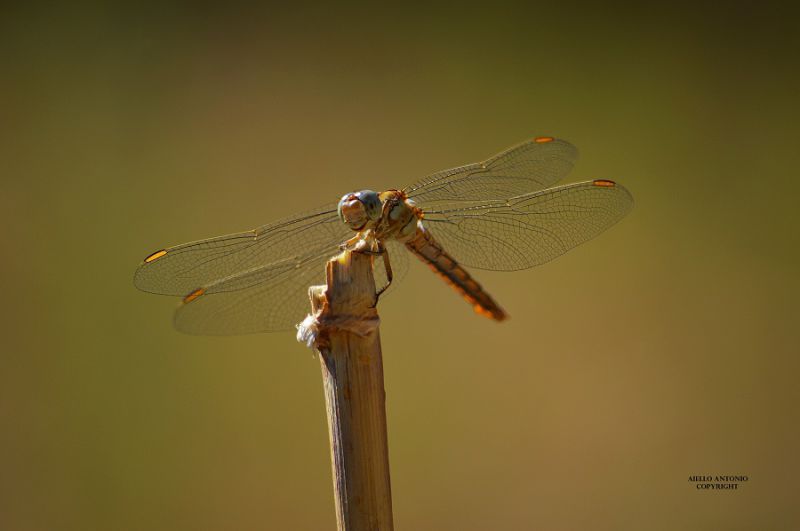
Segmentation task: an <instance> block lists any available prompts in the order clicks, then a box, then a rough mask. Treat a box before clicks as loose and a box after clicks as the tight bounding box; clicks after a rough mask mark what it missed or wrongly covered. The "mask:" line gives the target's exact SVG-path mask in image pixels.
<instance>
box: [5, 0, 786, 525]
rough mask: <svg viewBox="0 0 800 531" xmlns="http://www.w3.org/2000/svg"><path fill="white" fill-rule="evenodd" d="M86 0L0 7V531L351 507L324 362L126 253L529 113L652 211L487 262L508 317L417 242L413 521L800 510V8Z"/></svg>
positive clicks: (503, 135)
mask: <svg viewBox="0 0 800 531" xmlns="http://www.w3.org/2000/svg"><path fill="white" fill-rule="evenodd" d="M88 5H89V4H84V7H82V8H77V7H75V6H73V5H66V4H65V5H63V6H61V7H56V6H51V7H47V8H44V7H42V8H32V7H4V8H2V10H3V12H2V17H0V45H1V46H0V54H2V64H3V78H4V82H3V83H2V85H1V86H0V97H1V98H2V103H0V120H2V126H1V127H0V135H1V137H0V160H1V161H2V194H0V207H1V208H0V216H2V220H3V260H2V265H1V266H0V267H2V273H3V279H4V281H3V299H4V303H3V309H2V323H3V324H2V326H3V332H4V333H3V339H4V347H3V349H2V350H3V354H2V357H0V364H2V365H1V369H0V370H2V372H1V373H0V374H1V375H2V376H0V434H2V435H0V528H2V529H7V530H14V531H18V530H19V531H21V530H54V529H58V530H95V529H96V530H107V529H114V530H127V529H130V530H149V531H156V530H181V529H191V530H201V529H237V530H248V529H304V530H318V529H333V528H334V515H333V500H332V487H331V481H330V465H329V457H328V449H327V435H326V429H327V428H326V426H325V415H324V407H323V397H322V390H321V381H320V375H319V367H318V364H317V361H316V360H314V359H312V358H311V355H310V353H309V351H308V350H307V349H306V348H305V347H304V346H302V345H300V344H298V343H296V342H295V340H294V337H293V335H292V334H291V333H286V334H270V335H257V336H246V337H233V338H198V337H188V336H183V335H180V334H178V333H176V332H174V331H173V329H172V328H171V325H170V320H171V311H172V309H173V308H174V306H175V303H176V301H175V300H173V299H170V298H165V297H156V296H150V295H146V294H143V293H140V292H138V291H136V290H135V289H134V288H133V286H132V283H131V277H132V274H133V270H134V269H135V267H136V265H137V264H138V263H139V261H140V260H141V259H142V258H143V257H144V256H145V255H146V254H147V253H149V252H151V251H154V250H156V249H159V248H161V247H163V246H165V245H171V244H176V243H181V242H183V241H188V240H193V239H198V238H203V237H209V236H214V235H217V234H223V233H227V232H233V231H237V230H242V229H247V228H251V227H253V226H256V225H260V224H263V223H266V222H268V221H270V220H273V219H275V218H278V217H280V216H284V215H289V214H292V213H294V212H297V211H302V210H304V209H308V208H311V207H315V206H317V205H319V204H323V203H326V202H329V201H331V200H336V199H337V198H338V197H339V196H341V195H342V194H343V193H345V192H348V191H351V190H353V189H359V188H365V187H368V188H373V189H385V188H392V187H398V186H404V185H406V184H408V183H410V182H412V181H413V180H415V179H417V178H419V177H422V176H424V175H425V174H427V173H429V172H432V171H435V170H439V169H443V168H446V167H449V166H454V165H459V164H463V163H467V162H472V161H475V160H479V159H481V158H484V157H486V156H488V155H491V154H493V153H495V152H497V151H499V150H501V149H503V148H505V147H507V146H509V145H511V144H513V143H515V142H518V141H520V140H522V139H525V138H527V137H529V136H532V135H555V136H559V137H563V138H566V139H568V140H570V141H572V142H573V143H574V144H575V145H577V146H578V148H579V149H580V150H581V160H580V161H579V163H578V165H577V167H576V168H575V171H574V173H573V175H572V176H571V177H570V179H569V180H572V181H575V180H586V179H593V178H604V179H615V180H618V181H620V182H622V183H624V184H625V185H626V186H627V187H628V188H629V189H630V190H631V191H632V192H633V194H634V197H635V198H636V206H635V208H634V211H633V212H632V214H631V215H629V216H628V217H627V218H626V219H625V220H623V221H622V222H621V223H620V224H619V225H617V226H615V227H613V228H612V229H611V230H609V231H608V232H606V233H605V234H603V235H602V236H601V237H599V238H598V239H596V240H593V241H592V242H590V243H587V244H585V245H583V246H582V247H580V248H578V249H576V250H574V251H573V252H571V253H569V254H567V255H565V256H564V257H562V258H560V259H558V260H556V261H554V262H552V263H550V264H547V265H545V266H542V267H540V268H537V269H535V270H531V271H526V272H518V273H513V274H501V273H491V272H482V271H475V275H476V277H477V278H478V280H479V281H481V282H482V283H483V284H484V286H485V287H486V288H487V289H488V290H489V291H490V292H491V293H492V294H493V295H494V296H495V297H496V298H497V300H498V301H500V303H501V304H502V305H503V306H504V307H505V308H506V310H508V312H509V313H510V315H511V319H510V320H509V321H508V322H506V323H503V324H500V325H498V324H496V323H494V322H490V321H488V320H486V319H483V318H481V317H478V316H476V315H475V314H473V313H472V312H471V311H470V309H469V308H468V307H467V306H466V305H465V304H464V303H463V301H461V300H460V299H459V298H458V297H457V296H455V295H454V294H452V293H451V292H450V290H449V288H447V287H446V286H445V285H444V284H442V283H441V281H440V280H439V279H438V278H436V277H435V276H434V275H432V274H430V272H429V271H428V270H427V269H426V268H425V267H424V266H422V264H419V263H416V262H412V264H411V265H412V270H411V272H410V274H409V275H408V278H406V279H405V281H404V282H403V285H402V289H399V290H398V291H397V293H396V294H394V295H392V296H391V297H388V298H387V299H386V300H384V301H382V303H381V305H380V308H379V309H380V312H381V316H382V319H383V324H382V328H381V332H382V336H383V350H384V356H385V369H386V389H387V394H388V408H389V410H388V417H389V441H390V451H391V466H392V480H393V495H394V507H395V523H396V528H397V529H401V530H410V529H414V530H428V529H430V530H439V529H458V530H472V529H475V530H484V529H504V530H505V529H519V530H523V529H550V530H559V529H564V530H570V529H601V530H602V529H637V530H639V529H698V530H699V529H791V528H797V527H798V526H800V521H799V519H800V514H798V513H799V510H798V507H797V503H796V501H797V500H796V490H797V481H798V478H799V477H800V476H799V474H800V467H799V466H798V465H799V464H800V463H798V453H797V447H798V427H797V426H798V422H797V404H798V403H800V396H798V395H799V394H800V393H798V386H797V385H796V374H797V370H798V362H797V350H798V342H799V340H800V337H798V322H800V319H799V318H800V312H798V306H797V299H798V295H800V289H798V288H799V287H800V286H798V278H797V273H798V256H799V254H800V251H798V246H797V235H798V232H799V231H798V228H800V227H798V223H797V219H798V217H797V198H798V191H800V187H798V168H799V167H800V157H799V156H798V153H799V152H800V150H798V148H797V142H798V139H800V135H799V134H798V132H799V131H798V119H799V118H800V116H798V114H800V113H798V104H797V94H800V83H798V74H797V62H796V61H797V60H796V57H795V52H796V50H797V49H798V44H799V43H798V37H797V36H798V22H797V21H798V18H797V17H796V16H794V15H793V14H791V13H788V12H782V11H780V10H779V9H777V8H774V7H770V6H767V5H763V4H762V5H756V4H752V5H750V4H746V5H747V6H750V7H739V6H737V5H735V4H732V5H728V4H726V5H724V6H723V5H721V4H720V5H719V7H714V8H711V7H709V8H708V9H704V8H702V7H698V6H697V5H693V6H692V7H691V8H681V7H679V6H677V5H673V4H667V5H661V6H658V7H654V6H650V7H647V8H645V7H640V8H638V9H631V8H630V7H624V8H623V7H622V6H617V7H615V6H613V5H608V4H602V7H597V8H588V7H580V6H579V5H576V4H569V3H565V4H559V3H554V2H547V3H541V4H522V3H520V4H506V5H492V6H491V7H483V8H476V7H470V6H466V5H451V6H450V7H447V8H432V7H431V6H425V7H422V6H420V7H417V8H414V7H411V6H408V7H400V6H399V5H397V4H391V7H389V4H387V6H386V7H376V6H374V5H372V6H369V7H368V6H362V7H352V8H349V7H343V6H341V5H333V4H332V5H331V6H328V7H325V6H316V7H300V6H295V7H287V8H281V9H278V8H276V7H274V6H265V7H263V8H260V9H259V10H255V11H254V10H252V9H244V8H241V9H239V8H235V7H231V5H226V6H225V7H222V6H220V7H216V8H211V7H198V6H191V7H190V6H186V7H183V8H179V7H164V6H162V7H158V8H150V9H148V8H144V7H141V6H138V5H137V7H131V6H123V5H118V6H109V5H102V4H98V5H96V6H92V7H85V6H88ZM742 5H743V6H744V5H745V4H742ZM598 6H600V4H598ZM695 474H712V475H713V474H746V475H748V476H749V477H750V481H748V482H747V483H746V484H744V485H743V486H742V487H741V488H740V490H738V491H735V492H700V491H698V490H696V489H695V487H694V485H693V484H692V483H690V482H689V481H688V477H689V476H690V475H695Z"/></svg>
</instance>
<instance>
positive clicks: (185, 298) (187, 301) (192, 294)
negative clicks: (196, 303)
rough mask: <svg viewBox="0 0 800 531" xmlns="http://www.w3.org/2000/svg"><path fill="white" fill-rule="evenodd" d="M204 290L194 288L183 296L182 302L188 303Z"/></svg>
mask: <svg viewBox="0 0 800 531" xmlns="http://www.w3.org/2000/svg"><path fill="white" fill-rule="evenodd" d="M205 292H206V290H204V289H203V288H197V289H196V290H194V291H193V292H191V293H190V294H188V295H187V296H185V297H184V298H183V303H184V304H188V303H190V302H192V301H193V300H195V299H196V298H197V297H199V296H200V295H202V294H203V293H205Z"/></svg>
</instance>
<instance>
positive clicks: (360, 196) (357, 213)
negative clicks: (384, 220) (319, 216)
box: [338, 190, 383, 231]
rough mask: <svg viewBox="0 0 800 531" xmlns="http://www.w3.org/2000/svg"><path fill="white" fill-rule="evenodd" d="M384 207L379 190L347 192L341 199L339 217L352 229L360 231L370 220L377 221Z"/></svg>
mask: <svg viewBox="0 0 800 531" xmlns="http://www.w3.org/2000/svg"><path fill="white" fill-rule="evenodd" d="M382 208H383V205H382V203H381V200H380V197H378V192H373V191H372V190H361V191H360V192H352V193H349V194H345V195H344V196H343V197H342V198H341V199H340V200H339V208H338V211H339V218H340V219H341V220H342V221H344V222H345V223H346V224H347V226H348V227H350V228H351V229H353V230H355V231H359V230H361V229H363V228H364V227H366V226H367V225H368V224H369V223H370V222H375V221H377V220H378V219H379V218H380V217H381V210H382Z"/></svg>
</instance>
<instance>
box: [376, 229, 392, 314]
mask: <svg viewBox="0 0 800 531" xmlns="http://www.w3.org/2000/svg"><path fill="white" fill-rule="evenodd" d="M376 254H379V255H381V257H383V265H384V267H385V268H386V285H385V286H383V287H382V288H380V289H379V290H378V291H377V293H375V304H378V298H379V297H380V296H381V295H382V294H383V292H384V291H386V290H387V289H389V286H391V285H392V279H393V278H394V274H393V273H392V264H391V263H390V262H389V251H387V250H386V247H385V246H384V245H383V243H378V251H377V252H376Z"/></svg>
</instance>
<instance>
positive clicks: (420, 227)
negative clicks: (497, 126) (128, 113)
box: [134, 136, 633, 335]
mask: <svg viewBox="0 0 800 531" xmlns="http://www.w3.org/2000/svg"><path fill="white" fill-rule="evenodd" d="M577 156H578V151H577V149H576V148H575V147H574V146H573V145H572V144H570V143H569V142H567V141H565V140H562V139H558V138H554V137H549V136H540V137H535V138H531V139H529V140H527V141H525V142H522V143H520V144H517V145H515V146H513V147H511V148H509V149H506V150H505V151H503V152H501V153H499V154H497V155H494V156H493V157H491V158H489V159H487V160H485V161H483V162H477V163H473V164H468V165H465V166H459V167H456V168H452V169H448V170H443V171H439V172H436V173H433V174H431V175H429V176H427V177H425V178H423V179H421V180H420V181H418V182H417V183H416V184H413V185H411V186H408V187H406V188H403V189H399V190H386V191H383V192H374V191H371V190H361V191H358V192H353V193H349V194H346V195H345V196H343V197H342V198H341V200H340V201H339V202H338V203H331V204H328V205H325V206H323V207H321V208H318V209H315V210H313V211H310V212H306V213H304V214H301V215H297V216H292V217H289V218H285V219H282V220H279V221H276V222H273V223H270V224H268V225H263V226H261V227H258V228H255V229H252V230H249V231H245V232H239V233H236V234H229V235H225V236H218V237H215V238H209V239H206V240H200V241H195V242H190V243H185V244H182V245H176V246H174V247H168V248H164V249H161V250H158V251H156V252H154V253H151V254H149V255H148V256H147V257H146V258H144V260H143V261H142V263H141V264H140V265H139V267H138V268H137V269H136V273H135V275H134V284H135V286H136V287H137V288H139V289H141V290H143V291H146V292H149V293H157V294H162V295H173V296H179V297H182V302H181V303H180V306H179V307H178V309H177V310H176V311H175V315H174V325H175V327H176V328H177V329H178V330H179V331H182V332H186V333H189V334H201V335H232V334H247V333H256V332H274V331H280V330H289V329H292V328H293V327H294V325H295V323H297V322H298V321H300V320H301V319H302V318H303V316H304V315H305V314H306V313H308V304H309V303H308V296H307V293H308V287H309V286H311V285H314V284H324V278H325V267H324V264H325V263H326V262H327V261H328V260H329V259H330V258H331V257H333V256H334V255H336V254H337V253H338V252H340V250H341V249H343V248H344V247H346V246H357V245H358V244H359V243H361V244H365V242H368V247H369V250H370V252H374V253H375V254H376V255H382V256H384V257H385V259H386V268H385V278H383V276H381V278H382V279H383V280H382V281H383V282H384V287H382V288H381V290H379V292H380V291H382V290H383V289H384V288H385V287H386V286H391V287H392V289H394V286H396V284H397V282H398V281H399V280H400V279H401V278H402V276H403V274H404V272H405V271H406V270H407V260H406V258H405V257H406V256H407V255H408V251H410V252H411V254H413V255H415V256H417V258H419V259H420V260H422V261H423V262H424V263H426V264H427V265H428V266H429V267H430V268H431V269H432V270H433V271H434V272H435V273H437V274H438V275H439V276H440V277H442V278H443V279H444V280H445V281H446V282H447V283H448V284H450V285H451V286H452V287H453V288H454V289H455V290H456V291H457V292H458V293H459V294H460V295H461V296H462V297H463V298H464V299H465V300H466V301H467V302H468V303H469V304H470V305H471V306H472V307H473V309H474V310H475V311H476V312H477V313H479V314H481V315H484V316H486V317H489V318H490V319H494V320H497V321H502V320H504V319H505V318H506V317H507V314H506V312H505V311H504V310H503V309H502V308H501V307H500V305H499V304H498V303H497V302H496V301H495V300H494V299H493V298H492V297H491V296H490V295H489V293H488V292H487V291H486V290H484V289H483V287H482V286H481V285H480V284H479V283H478V282H477V281H476V280H475V279H474V278H473V277H472V275H471V274H470V273H469V271H468V270H467V269H466V268H468V267H469V268H472V269H486V270H493V271H518V270H523V269H528V268H531V267H534V266H538V265H541V264H544V263H546V262H549V261H550V260H552V259H554V258H556V257H558V256H560V255H562V254H564V253H565V252H567V251H568V250H570V249H572V248H574V247H576V246H577V245H579V244H581V243H583V242H586V241H588V240H591V239H592V238H594V237H595V236H597V235H598V234H600V233H601V232H603V231H604V230H606V229H607V228H609V227H611V226H612V225H614V224H615V223H616V222H617V221H619V220H620V219H622V218H623V217H624V216H625V215H626V214H627V213H628V212H629V211H630V210H631V208H632V207H633V197H632V196H631V194H630V192H629V191H628V190H627V189H625V187H623V186H622V185H620V184H618V183H616V182H615V181H611V180H607V179H595V180H591V181H584V182H577V183H572V184H566V185H562V186H555V187H553V185H554V184H555V183H557V182H558V181H560V180H561V179H563V178H564V177H565V176H566V175H567V174H568V173H569V171H570V170H571V169H572V168H573V166H574V164H575V161H576V160H577ZM365 245H366V244H365ZM362 248H364V245H362ZM389 257H391V260H390V259H389ZM376 269H378V268H376ZM382 275H383V274H382ZM377 276H378V275H376V277H377Z"/></svg>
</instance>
